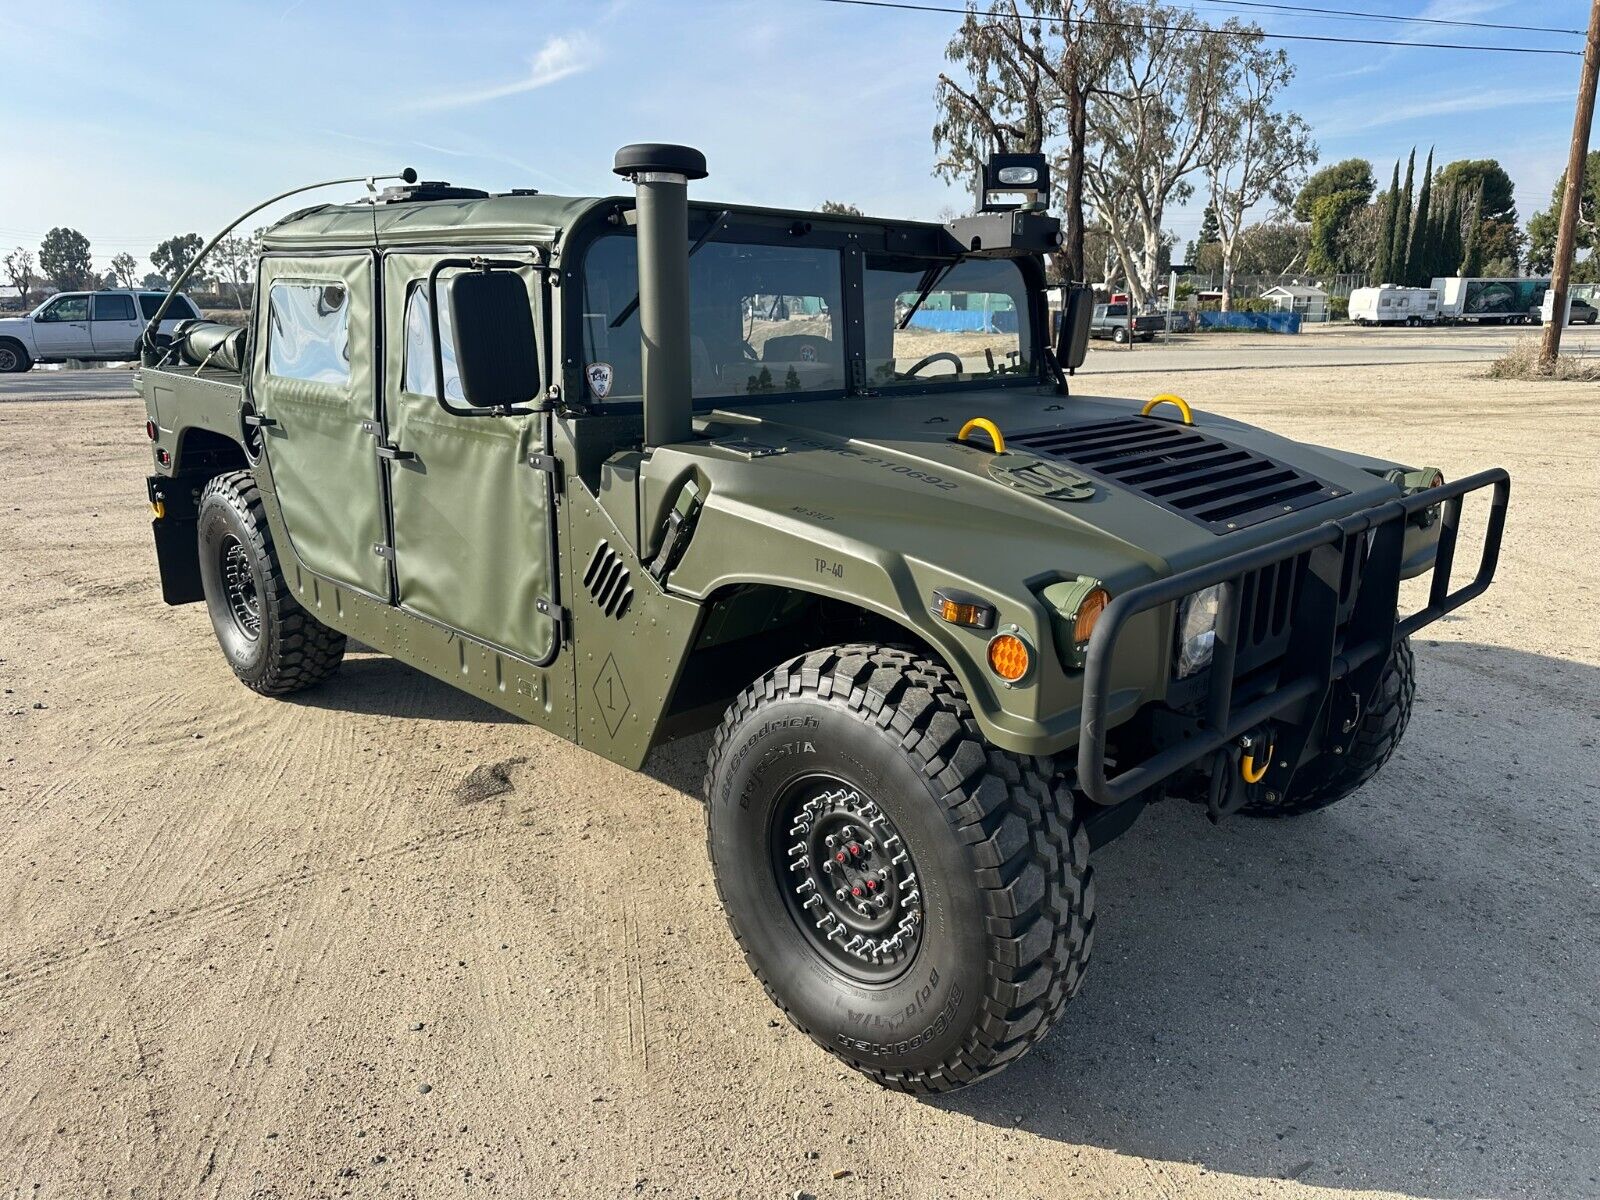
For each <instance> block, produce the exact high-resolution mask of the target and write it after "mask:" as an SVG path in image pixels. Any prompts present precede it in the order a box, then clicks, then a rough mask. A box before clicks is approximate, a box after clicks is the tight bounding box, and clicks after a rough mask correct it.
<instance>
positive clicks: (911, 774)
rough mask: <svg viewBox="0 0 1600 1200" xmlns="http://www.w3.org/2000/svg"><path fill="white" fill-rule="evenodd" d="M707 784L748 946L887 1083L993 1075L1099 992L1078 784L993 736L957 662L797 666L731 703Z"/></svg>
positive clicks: (797, 1013) (722, 862)
mask: <svg viewBox="0 0 1600 1200" xmlns="http://www.w3.org/2000/svg"><path fill="white" fill-rule="evenodd" d="M706 791H707V798H708V803H707V808H706V826H707V847H708V850H709V853H710V857H711V865H712V871H713V874H714V876H715V878H716V883H717V891H718V894H719V896H720V897H721V900H722V903H723V906H724V909H725V910H726V912H727V915H728V921H729V924H730V925H731V927H732V929H733V933H734V936H735V937H736V938H737V939H738V942H739V945H740V947H741V949H742V950H743V951H744V956H745V960H746V961H747V962H748V963H749V964H750V967H751V970H753V971H754V972H755V975H756V978H757V979H758V980H759V981H760V982H761V984H762V986H763V987H765V988H766V990H767V994H768V995H769V996H771V998H772V1000H773V1002H774V1003H776V1004H777V1005H778V1007H779V1008H781V1009H783V1011H784V1012H785V1013H786V1014H787V1015H788V1016H789V1019H790V1020H791V1021H792V1022H794V1024H795V1025H796V1026H798V1027H799V1028H800V1029H801V1030H802V1031H803V1032H805V1033H806V1034H808V1035H809V1036H810V1037H811V1038H812V1039H813V1040H815V1041H816V1042H817V1043H818V1044H819V1045H820V1046H822V1048H823V1049H825V1050H827V1051H828V1052H829V1053H830V1054H833V1055H834V1056H836V1057H837V1058H840V1059H842V1060H843V1061H844V1062H846V1063H847V1064H849V1065H850V1066H852V1067H854V1068H855V1069H856V1070H858V1071H861V1072H863V1073H864V1074H866V1075H867V1076H869V1077H870V1078H872V1079H874V1080H876V1081H877V1082H878V1083H880V1084H882V1085H883V1086H885V1087H889V1088H894V1089H896V1090H900V1091H905V1092H917V1093H928V1092H943V1091H949V1090H951V1089H954V1088H957V1087H961V1086H964V1085H965V1084H968V1083H972V1082H974V1081H975V1080H978V1079H981V1078H983V1077H984V1076H985V1075H988V1074H990V1073H992V1072H994V1071H997V1070H999V1069H1000V1068H1001V1067H1003V1066H1005V1065H1006V1064H1008V1063H1010V1062H1012V1061H1013V1060H1015V1059H1016V1058H1017V1057H1018V1056H1020V1055H1021V1054H1022V1053H1023V1052H1024V1051H1026V1050H1027V1049H1029V1048H1030V1047H1031V1046H1032V1045H1034V1044H1035V1043H1036V1042H1038V1041H1039V1040H1040V1039H1041V1038H1042V1037H1043V1036H1044V1034H1045V1032H1046V1031H1047V1030H1048V1029H1049V1027H1050V1025H1051V1024H1052V1023H1053V1022H1054V1021H1055V1019H1056V1017H1057V1016H1059V1015H1060V1013H1061V1010H1062V1009H1063V1007H1064V1006H1065V1005H1066V1002H1067V1000H1068V999H1069V998H1070V997H1071V996H1072V995H1073V994H1074V993H1075V992H1076V991H1077V990H1078V987H1079V985H1080V983H1081V982H1082V979H1083V972H1084V968H1085V967H1086V965H1087V963H1088V958H1089V951H1090V947H1091V945H1092V942H1093V938H1094V884H1093V877H1092V873H1091V870H1090V867H1089V840H1088V835H1087V834H1086V833H1085V831H1084V827H1083V823H1082V821H1081V820H1079V819H1078V817H1077V815H1076V812H1075V808H1074V803H1073V797H1072V793H1071V792H1070V791H1069V790H1067V789H1065V788H1056V787H1053V786H1052V784H1051V781H1050V780H1049V778H1048V777H1047V775H1046V774H1045V772H1044V771H1042V770H1041V769H1039V768H1038V767H1037V766H1036V765H1035V764H1034V763H1033V762H1031V761H1029V760H1025V759H1022V758H1019V757H1017V756H1015V755H1011V754H1007V753H1004V752H1002V751H999V750H995V749H993V748H992V747H989V746H987V745H986V744H985V742H984V741H983V739H982V737H981V734H980V733H979V731H978V727H977V725H976V723H975V722H974V721H973V719H972V713H971V709H970V707H969V706H968V704H967V702H966V699H965V697H964V696H963V695H962V693H961V690H960V687H959V685H958V684H957V682H956V680H955V678H954V677H953V676H952V675H951V674H950V672H949V671H947V670H946V669H945V668H944V667H943V666H942V665H941V664H939V663H937V662H933V661H930V660H929V659H927V658H924V657H920V656H919V655H917V654H916V653H915V652H913V651H910V650H903V649H895V648H890V647H883V646H865V645H863V646H839V647H832V648H829V649H826V650H818V651H814V652H812V653H810V654H807V655H805V656H803V657H801V658H797V659H794V660H792V661H790V662H787V663H785V664H783V665H782V666H780V667H778V668H777V669H775V670H773V671H772V672H770V673H768V674H767V675H766V676H765V677H763V678H762V679H761V680H759V681H758V682H757V683H755V684H754V685H753V686H751V687H750V688H747V689H746V690H745V692H744V693H743V694H742V695H740V696H739V698H738V699H737V700H735V701H734V703H733V704H732V706H731V707H730V708H729V710H728V714H727V716H726V717H725V718H724V720H723V722H722V725H721V727H720V728H719V729H718V731H717V734H716V737H715V740H714V742H713V744H712V749H711V754H710V760H709V764H708V772H707V777H706Z"/></svg>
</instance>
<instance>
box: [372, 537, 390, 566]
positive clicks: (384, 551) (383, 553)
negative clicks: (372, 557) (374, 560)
mask: <svg viewBox="0 0 1600 1200" xmlns="http://www.w3.org/2000/svg"><path fill="white" fill-rule="evenodd" d="M372 552H373V553H374V554H376V555H377V556H378V557H379V558H382V559H387V560H388V561H389V562H393V561H394V547H393V546H386V545H384V544H383V543H382V542H374V543H373V544H372Z"/></svg>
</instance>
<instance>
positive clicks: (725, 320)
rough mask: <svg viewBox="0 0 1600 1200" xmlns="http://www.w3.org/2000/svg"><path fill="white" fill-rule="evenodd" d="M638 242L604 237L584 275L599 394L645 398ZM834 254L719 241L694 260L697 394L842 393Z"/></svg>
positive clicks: (586, 340) (586, 336)
mask: <svg viewBox="0 0 1600 1200" xmlns="http://www.w3.org/2000/svg"><path fill="white" fill-rule="evenodd" d="M637 263H638V260H637V243H636V242H635V240H634V239H633V238H632V237H627V236H621V235H617V236H608V237H602V238H600V239H599V240H598V241H596V242H595V243H594V245H593V246H591V247H590V248H589V251H588V254H587V256H586V257H585V259H584V264H585V265H584V275H583V353H584V372H583V374H584V379H585V383H586V387H587V390H588V398H589V399H591V400H603V401H610V402H628V401H635V402H637V401H638V400H640V399H641V393H642V390H643V385H642V381H641V373H640V360H639V310H638V305H637V303H636V298H637V296H638V291H639V274H638V265H637ZM841 271H842V262H841V259H840V255H839V252H838V251H836V250H827V249H820V248H817V247H811V246H756V245H741V244H739V243H736V242H734V243H724V242H717V241H711V242H707V243H706V244H705V245H703V246H701V247H700V249H699V251H698V252H697V253H696V254H695V255H694V257H693V258H691V259H690V260H689V292H690V305H691V308H692V315H691V318H690V330H691V342H690V358H691V371H692V377H693V381H694V395H695V397H696V398H700V397H707V396H743V395H767V394H773V395H782V394H783V393H786V392H789V393H796V392H798V393H804V392H838V391H841V390H843V388H844V383H845V372H844V344H843V338H842V330H841V328H840V326H841V324H842V316H841V311H840V302H839V294H840V278H841Z"/></svg>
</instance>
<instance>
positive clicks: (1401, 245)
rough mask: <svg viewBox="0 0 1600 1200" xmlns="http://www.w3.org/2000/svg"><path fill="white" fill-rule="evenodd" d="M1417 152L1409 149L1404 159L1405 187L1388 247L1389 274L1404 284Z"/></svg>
mask: <svg viewBox="0 0 1600 1200" xmlns="http://www.w3.org/2000/svg"><path fill="white" fill-rule="evenodd" d="M1416 169H1417V150H1416V147H1415V146H1413V147H1412V148H1411V157H1410V158H1408V159H1406V187H1405V191H1403V192H1401V193H1400V202H1399V204H1397V205H1396V206H1395V210H1394V242H1393V243H1392V244H1391V245H1390V246H1389V272H1390V274H1392V275H1393V276H1394V280H1393V282H1395V283H1399V284H1404V283H1405V282H1406V280H1407V278H1408V276H1407V274H1406V255H1407V254H1408V253H1409V251H1410V249H1411V180H1412V178H1413V177H1414V176H1415V175H1416Z"/></svg>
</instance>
